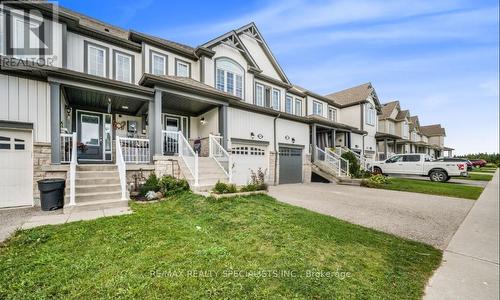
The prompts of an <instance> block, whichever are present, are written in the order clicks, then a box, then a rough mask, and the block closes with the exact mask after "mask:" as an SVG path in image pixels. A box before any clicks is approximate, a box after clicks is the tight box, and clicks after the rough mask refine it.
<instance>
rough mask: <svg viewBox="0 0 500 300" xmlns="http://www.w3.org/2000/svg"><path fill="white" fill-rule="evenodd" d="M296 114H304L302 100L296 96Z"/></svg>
mask: <svg viewBox="0 0 500 300" xmlns="http://www.w3.org/2000/svg"><path fill="white" fill-rule="evenodd" d="M294 113H295V115H297V116H302V100H301V99H298V98H295V112H294Z"/></svg>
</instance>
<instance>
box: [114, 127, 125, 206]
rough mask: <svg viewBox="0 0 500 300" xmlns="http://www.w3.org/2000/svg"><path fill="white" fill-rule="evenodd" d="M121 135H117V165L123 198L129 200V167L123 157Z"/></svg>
mask: <svg viewBox="0 0 500 300" xmlns="http://www.w3.org/2000/svg"><path fill="white" fill-rule="evenodd" d="M121 139H122V138H121V137H119V136H117V137H116V166H117V168H118V175H119V176H120V186H121V192H122V200H127V167H126V165H125V160H124V159H123V152H122V143H121Z"/></svg>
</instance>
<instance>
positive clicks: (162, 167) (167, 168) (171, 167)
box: [153, 156, 184, 178]
mask: <svg viewBox="0 0 500 300" xmlns="http://www.w3.org/2000/svg"><path fill="white" fill-rule="evenodd" d="M178 159H179V157H177V156H155V157H154V158H153V161H154V171H155V173H156V176H158V177H162V176H165V175H170V176H173V177H175V178H183V177H184V176H183V175H182V172H181V169H180V166H179V163H178Z"/></svg>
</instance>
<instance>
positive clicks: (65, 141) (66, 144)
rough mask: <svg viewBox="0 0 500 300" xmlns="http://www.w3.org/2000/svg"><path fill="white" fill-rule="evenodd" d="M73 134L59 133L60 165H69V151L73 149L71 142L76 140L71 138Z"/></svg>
mask: <svg viewBox="0 0 500 300" xmlns="http://www.w3.org/2000/svg"><path fill="white" fill-rule="evenodd" d="M73 135H74V133H61V163H62V164H69V163H71V150H72V147H73V140H74V141H75V142H76V138H73Z"/></svg>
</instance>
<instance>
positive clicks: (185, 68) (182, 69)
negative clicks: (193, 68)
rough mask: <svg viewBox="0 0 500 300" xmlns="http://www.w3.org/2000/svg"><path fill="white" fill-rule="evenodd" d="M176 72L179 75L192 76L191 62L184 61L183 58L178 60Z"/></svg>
mask: <svg viewBox="0 0 500 300" xmlns="http://www.w3.org/2000/svg"><path fill="white" fill-rule="evenodd" d="M175 65H176V69H175V70H176V74H175V76H179V77H190V74H189V63H187V62H185V61H182V60H177V61H176V63H175Z"/></svg>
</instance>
